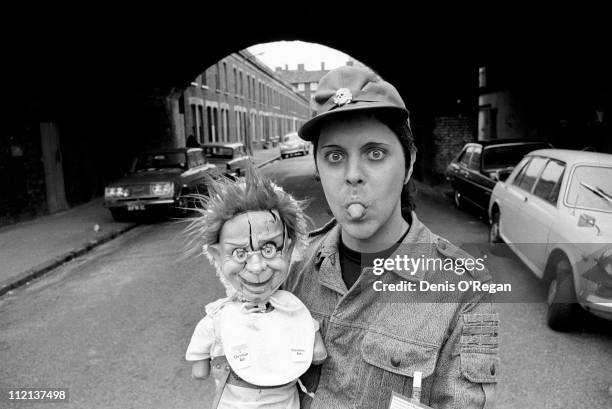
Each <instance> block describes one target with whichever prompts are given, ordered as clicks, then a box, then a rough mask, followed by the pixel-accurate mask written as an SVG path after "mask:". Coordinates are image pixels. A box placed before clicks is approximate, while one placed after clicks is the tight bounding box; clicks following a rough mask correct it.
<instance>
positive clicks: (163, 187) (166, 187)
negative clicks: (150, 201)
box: [151, 182, 174, 196]
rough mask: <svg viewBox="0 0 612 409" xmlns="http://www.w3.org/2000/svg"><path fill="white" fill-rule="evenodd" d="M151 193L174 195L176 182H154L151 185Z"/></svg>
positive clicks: (155, 194)
mask: <svg viewBox="0 0 612 409" xmlns="http://www.w3.org/2000/svg"><path fill="white" fill-rule="evenodd" d="M151 194H152V195H154V196H172V195H173V194H174V184H173V183H171V182H164V183H154V184H152V185H151Z"/></svg>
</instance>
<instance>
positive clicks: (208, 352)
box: [185, 298, 319, 361]
mask: <svg viewBox="0 0 612 409" xmlns="http://www.w3.org/2000/svg"><path fill="white" fill-rule="evenodd" d="M227 302H230V299H229V298H221V299H219V300H217V301H215V302H212V303H210V304H207V305H206V307H205V311H206V316H205V317H204V318H202V319H201V320H200V322H198V325H196V328H195V330H194V331H193V335H192V337H191V342H190V343H189V346H188V347H187V352H186V354H185V359H186V360H187V361H201V360H203V359H209V358H215V357H217V356H222V355H225V353H224V351H223V345H222V344H221V338H220V337H219V333H220V332H219V316H220V314H219V311H220V310H221V307H222V306H223V304H225V303H227ZM313 323H314V327H315V332H317V331H319V323H318V322H317V320H315V319H314V318H313Z"/></svg>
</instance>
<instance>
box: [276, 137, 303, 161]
mask: <svg viewBox="0 0 612 409" xmlns="http://www.w3.org/2000/svg"><path fill="white" fill-rule="evenodd" d="M308 152H310V143H309V142H307V141H305V140H303V139H302V138H300V137H299V136H298V134H297V132H292V133H288V134H287V135H285V136H283V139H282V141H281V143H280V156H281V159H285V158H287V157H289V156H293V155H296V154H298V153H299V154H300V155H308Z"/></svg>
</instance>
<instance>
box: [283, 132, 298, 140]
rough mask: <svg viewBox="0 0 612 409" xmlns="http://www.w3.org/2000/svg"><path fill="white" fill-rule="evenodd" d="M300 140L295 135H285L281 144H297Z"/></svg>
mask: <svg viewBox="0 0 612 409" xmlns="http://www.w3.org/2000/svg"><path fill="white" fill-rule="evenodd" d="M299 140H300V137H299V136H297V135H295V134H294V135H285V136H284V137H283V142H298V141H299Z"/></svg>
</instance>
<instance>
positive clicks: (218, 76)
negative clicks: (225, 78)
mask: <svg viewBox="0 0 612 409" xmlns="http://www.w3.org/2000/svg"><path fill="white" fill-rule="evenodd" d="M215 89H216V90H221V72H220V71H219V63H217V64H215Z"/></svg>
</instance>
